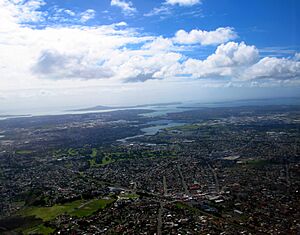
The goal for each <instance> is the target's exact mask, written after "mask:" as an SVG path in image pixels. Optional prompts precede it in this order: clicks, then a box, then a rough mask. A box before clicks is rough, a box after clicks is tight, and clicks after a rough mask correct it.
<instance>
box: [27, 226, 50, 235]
mask: <svg viewBox="0 0 300 235" xmlns="http://www.w3.org/2000/svg"><path fill="white" fill-rule="evenodd" d="M54 231H55V229H53V228H50V227H46V226H45V225H43V224H40V225H38V226H36V227H33V228H29V229H26V230H24V231H23V233H24V234H25V235H27V234H28V235H30V234H43V235H48V234H52V233H53V232H54Z"/></svg>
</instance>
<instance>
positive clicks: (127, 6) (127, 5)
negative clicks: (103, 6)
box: [110, 0, 136, 15]
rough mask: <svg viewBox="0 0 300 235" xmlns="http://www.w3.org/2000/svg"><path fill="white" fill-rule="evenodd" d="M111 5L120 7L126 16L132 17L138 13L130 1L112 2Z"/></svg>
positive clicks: (119, 0)
mask: <svg viewBox="0 0 300 235" xmlns="http://www.w3.org/2000/svg"><path fill="white" fill-rule="evenodd" d="M110 5H111V6H116V7H120V8H121V9H122V12H123V13H124V14H125V15H132V14H133V13H135V12H136V8H134V7H133V4H132V2H130V1H129V2H126V1H125V0H111V2H110Z"/></svg>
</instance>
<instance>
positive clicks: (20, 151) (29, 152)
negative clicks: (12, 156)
mask: <svg viewBox="0 0 300 235" xmlns="http://www.w3.org/2000/svg"><path fill="white" fill-rule="evenodd" d="M31 153H32V151H31V150H17V151H16V154H20V155H23V154H25V155H26V154H31Z"/></svg>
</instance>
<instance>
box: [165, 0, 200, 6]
mask: <svg viewBox="0 0 300 235" xmlns="http://www.w3.org/2000/svg"><path fill="white" fill-rule="evenodd" d="M165 3H166V4H170V5H176V4H178V5H179V6H193V5H196V4H199V3H201V0H166V2H165Z"/></svg>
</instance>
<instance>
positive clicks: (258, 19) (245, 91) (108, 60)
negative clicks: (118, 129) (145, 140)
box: [0, 0, 300, 114]
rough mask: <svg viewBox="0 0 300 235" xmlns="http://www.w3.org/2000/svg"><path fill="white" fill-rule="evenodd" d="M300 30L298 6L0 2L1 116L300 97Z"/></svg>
mask: <svg viewBox="0 0 300 235" xmlns="http://www.w3.org/2000/svg"><path fill="white" fill-rule="evenodd" d="M299 24H300V1H298V0H251V1H246V0H245V1H238V0H222V1H220V0H151V1H142V0H131V1H129V0H65V1H61V0H0V74H1V75H0V112H7V111H8V110H22V111H24V110H25V111H26V110H27V109H28V110H30V109H33V108H49V109H50V108H55V107H86V106H93V105H128V104H142V103H157V102H169V101H190V100H199V101H204V102H207V101H220V100H230V99H245V98H272V97H289V96H297V95H298V96H299V94H300V89H299V88H300V32H299V30H298V29H299V28H300V25H299ZM0 114H1V113H0Z"/></svg>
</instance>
